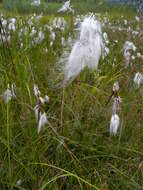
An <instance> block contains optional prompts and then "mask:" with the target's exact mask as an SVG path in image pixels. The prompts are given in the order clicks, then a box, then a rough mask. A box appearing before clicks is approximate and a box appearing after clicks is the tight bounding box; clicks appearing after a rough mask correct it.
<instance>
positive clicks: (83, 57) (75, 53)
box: [64, 16, 104, 83]
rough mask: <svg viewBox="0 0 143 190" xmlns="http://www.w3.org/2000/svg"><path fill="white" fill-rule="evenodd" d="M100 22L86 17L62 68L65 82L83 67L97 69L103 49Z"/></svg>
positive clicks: (71, 78)
mask: <svg viewBox="0 0 143 190" xmlns="http://www.w3.org/2000/svg"><path fill="white" fill-rule="evenodd" d="M101 34H102V32H101V24H100V22H99V21H97V20H95V18H94V17H93V16H92V17H87V18H85V19H84V20H83V22H82V24H81V28H80V38H79V40H78V41H77V42H76V43H75V44H74V46H73V48H72V51H71V53H70V56H69V59H68V62H67V63H66V65H65V68H64V75H65V83H66V82H68V81H69V80H71V81H72V80H73V79H74V78H75V77H76V76H77V75H78V74H79V73H80V72H81V71H82V70H83V69H84V68H85V67H88V68H89V69H97V67H98V63H99V59H100V57H101V54H102V50H103V47H104V45H103V40H102V35H101Z"/></svg>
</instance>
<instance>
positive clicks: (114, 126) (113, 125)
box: [110, 82, 121, 136]
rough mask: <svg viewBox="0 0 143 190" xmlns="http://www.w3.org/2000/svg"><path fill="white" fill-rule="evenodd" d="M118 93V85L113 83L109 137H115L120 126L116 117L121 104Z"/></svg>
mask: <svg viewBox="0 0 143 190" xmlns="http://www.w3.org/2000/svg"><path fill="white" fill-rule="evenodd" d="M118 91H119V83H118V82H115V83H114V85H113V92H112V97H113V105H112V116H111V120H110V135H111V136H115V135H117V132H118V128H119V125H120V118H119V116H118V113H119V110H120V104H121V98H120V96H119V94H118Z"/></svg>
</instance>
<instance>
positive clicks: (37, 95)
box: [33, 84, 41, 97]
mask: <svg viewBox="0 0 143 190" xmlns="http://www.w3.org/2000/svg"><path fill="white" fill-rule="evenodd" d="M33 90H34V95H35V96H36V97H39V96H40V94H41V92H40V90H39V88H38V86H37V85H36V84H34V89H33Z"/></svg>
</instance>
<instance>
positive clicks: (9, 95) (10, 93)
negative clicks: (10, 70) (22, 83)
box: [2, 84, 16, 104]
mask: <svg viewBox="0 0 143 190" xmlns="http://www.w3.org/2000/svg"><path fill="white" fill-rule="evenodd" d="M2 99H3V101H4V102H5V104H7V103H8V102H9V101H10V100H11V99H16V95H15V91H14V84H12V85H11V87H10V86H9V85H8V87H7V90H6V91H5V92H4V93H3V95H2Z"/></svg>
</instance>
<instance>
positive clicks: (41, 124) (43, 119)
mask: <svg viewBox="0 0 143 190" xmlns="http://www.w3.org/2000/svg"><path fill="white" fill-rule="evenodd" d="M47 123H48V120H47V116H46V113H45V112H44V113H43V114H42V115H41V116H40V120H39V124H38V134H39V133H40V131H41V129H42V128H43V127H44V125H46V124H47Z"/></svg>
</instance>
